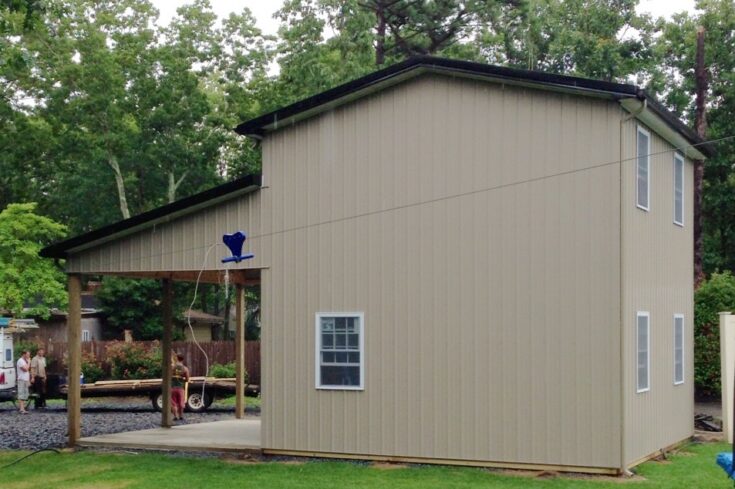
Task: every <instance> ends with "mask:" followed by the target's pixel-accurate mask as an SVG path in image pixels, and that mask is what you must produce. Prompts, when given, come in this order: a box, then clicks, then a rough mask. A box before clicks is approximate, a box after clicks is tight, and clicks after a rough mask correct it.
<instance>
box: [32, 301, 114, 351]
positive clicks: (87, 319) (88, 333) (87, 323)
mask: <svg viewBox="0 0 735 489" xmlns="http://www.w3.org/2000/svg"><path fill="white" fill-rule="evenodd" d="M67 315H68V314H67V312H66V311H59V310H58V309H54V310H52V311H51V316H49V318H48V319H41V318H36V322H37V323H38V330H36V331H34V332H33V335H30V336H32V337H33V339H34V340H36V341H40V342H41V343H44V344H45V343H46V342H48V341H55V342H65V341H67V335H66V317H67ZM28 337H29V334H27V335H26V338H28ZM101 339H102V313H101V312H100V311H98V310H97V309H93V308H82V341H99V340H101Z"/></svg>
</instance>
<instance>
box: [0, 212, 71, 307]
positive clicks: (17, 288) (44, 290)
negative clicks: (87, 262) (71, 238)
mask: <svg viewBox="0 0 735 489" xmlns="http://www.w3.org/2000/svg"><path fill="white" fill-rule="evenodd" d="M35 210H36V204H10V205H9V206H8V207H6V208H5V209H4V210H3V211H2V212H0V309H5V310H8V311H10V312H11V314H13V315H14V316H16V317H17V316H22V315H24V314H26V315H29V316H30V315H32V316H40V317H43V318H48V317H49V314H50V308H51V307H64V306H65V305H66V301H67V298H68V296H67V294H66V287H65V285H64V284H65V280H64V274H63V273H62V272H61V270H59V269H58V268H57V267H56V265H55V264H54V263H53V262H52V261H50V260H46V259H43V258H41V257H39V256H38V252H39V251H40V250H41V248H42V247H43V246H45V245H47V244H49V243H51V242H52V241H55V240H57V239H59V238H61V237H63V236H64V235H65V234H66V227H65V226H63V225H61V224H58V223H56V222H54V221H52V220H51V219H49V218H47V217H43V216H39V215H37V214H35V213H34V211H35Z"/></svg>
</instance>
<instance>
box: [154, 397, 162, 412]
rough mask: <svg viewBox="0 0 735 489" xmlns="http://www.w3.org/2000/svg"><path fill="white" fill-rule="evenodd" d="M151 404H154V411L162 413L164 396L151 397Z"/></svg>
mask: <svg viewBox="0 0 735 489" xmlns="http://www.w3.org/2000/svg"><path fill="white" fill-rule="evenodd" d="M151 404H153V409H154V410H156V411H158V412H159V413H160V412H161V411H162V410H163V394H161V393H158V394H153V395H152V396H151Z"/></svg>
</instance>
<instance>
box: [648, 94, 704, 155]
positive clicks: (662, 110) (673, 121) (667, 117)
mask: <svg viewBox="0 0 735 489" xmlns="http://www.w3.org/2000/svg"><path fill="white" fill-rule="evenodd" d="M640 92H641V95H640V97H641V98H644V99H645V100H646V103H647V104H648V108H649V109H651V111H653V112H654V113H655V114H656V115H657V116H659V117H660V118H661V119H663V120H664V121H666V123H667V124H669V125H670V126H671V127H672V128H674V129H675V130H677V131H679V132H680V133H681V134H682V135H683V136H684V137H685V138H686V139H687V140H689V142H690V143H692V146H694V147H695V148H697V150H698V151H699V152H700V153H702V154H704V155H705V156H707V157H708V158H712V157H713V156H715V154H716V151H715V149H714V147H713V145H712V143H708V142H706V141H705V140H704V139H702V138H701V137H700V136H699V134H697V133H696V132H695V131H694V130H693V129H692V128H691V127H689V126H687V125H686V124H684V123H683V122H682V121H681V119H679V118H678V117H676V116H675V115H674V114H673V113H672V112H671V111H670V110H669V109H667V108H666V107H665V106H664V105H663V104H662V103H661V102H659V101H658V100H656V98H655V97H653V96H651V95H649V94H648V93H647V92H646V91H645V90H641V91H640Z"/></svg>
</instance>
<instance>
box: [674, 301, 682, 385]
mask: <svg viewBox="0 0 735 489" xmlns="http://www.w3.org/2000/svg"><path fill="white" fill-rule="evenodd" d="M683 383H684V315H683V314H674V384H677V385H678V384H683Z"/></svg>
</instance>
